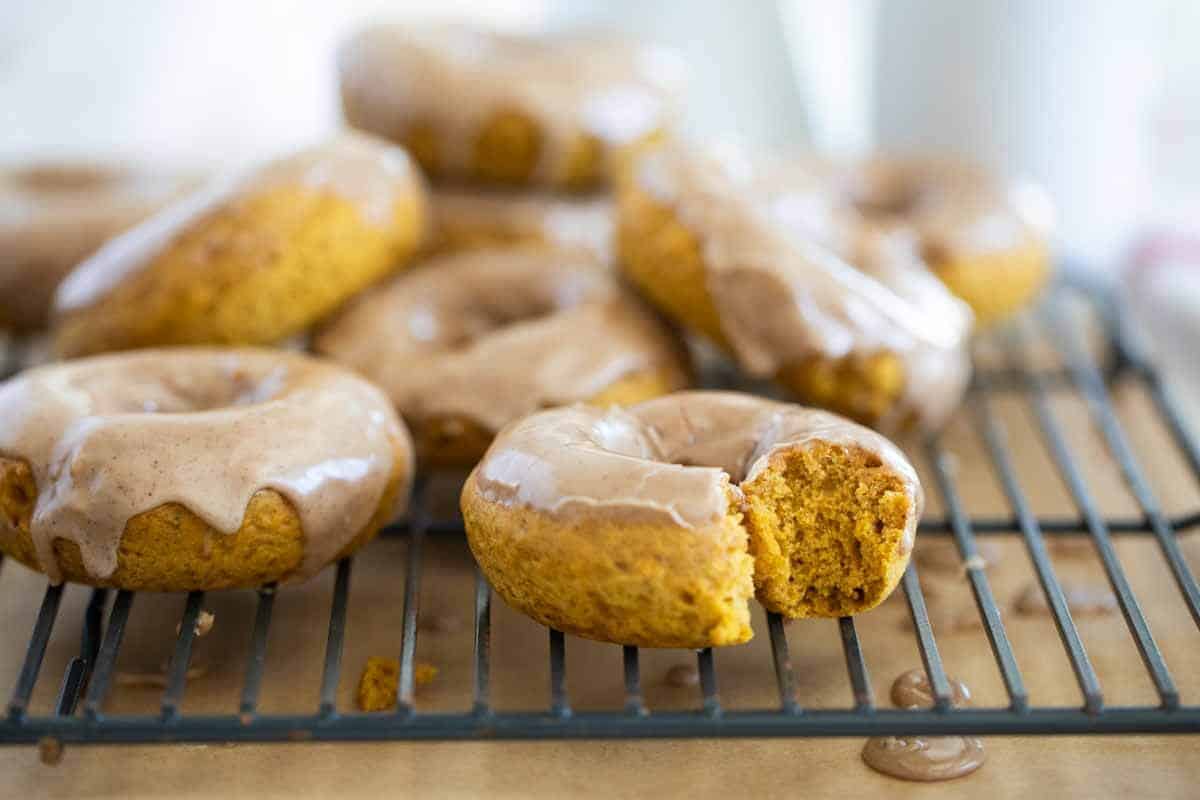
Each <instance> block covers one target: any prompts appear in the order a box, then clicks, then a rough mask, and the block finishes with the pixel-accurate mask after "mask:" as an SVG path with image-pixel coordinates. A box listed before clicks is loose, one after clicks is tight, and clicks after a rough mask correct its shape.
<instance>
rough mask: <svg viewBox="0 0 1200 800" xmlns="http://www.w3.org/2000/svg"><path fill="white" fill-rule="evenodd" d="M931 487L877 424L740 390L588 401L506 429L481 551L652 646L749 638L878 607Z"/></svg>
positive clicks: (491, 459) (554, 606) (540, 608)
mask: <svg viewBox="0 0 1200 800" xmlns="http://www.w3.org/2000/svg"><path fill="white" fill-rule="evenodd" d="M922 502H923V499H922V493H921V487H920V484H919V483H918V482H917V476H916V473H915V472H914V470H913V468H912V466H911V465H910V464H909V463H908V462H907V461H906V460H905V458H904V456H903V455H902V454H901V453H900V451H899V450H897V449H896V447H895V446H893V445H892V444H891V443H890V442H888V441H887V440H886V439H884V438H883V437H882V436H880V435H879V434H877V433H874V432H873V431H870V430H868V429H866V428H863V427H861V426H859V425H855V424H854V423H851V422H849V421H847V420H845V419H843V418H841V417H838V416H835V415H833V414H830V413H828V412H824V411H816V410H813V409H807V408H803V407H801V406H796V405H791V404H786V403H778V402H774V401H770V400H765V399H762V398H758V397H753V396H750V395H743V394H737V393H732V392H680V393H677V394H673V395H669V396H666V397H660V398H657V399H654V400H649V401H647V402H645V403H641V404H639V405H636V406H633V407H631V408H629V409H626V410H621V409H608V410H604V409H598V408H591V407H586V406H574V407H570V408H563V409H553V410H549V411H543V412H541V413H538V414H534V415H532V416H530V417H526V418H525V419H522V420H520V421H519V422H516V423H513V424H512V425H510V426H509V427H508V428H506V429H505V430H504V431H503V432H502V433H501V434H500V435H499V436H498V437H497V438H496V441H495V443H493V444H492V446H491V448H490V449H489V450H488V452H487V455H486V456H485V457H484V458H483V460H482V461H481V462H480V463H479V465H478V466H477V467H476V468H475V470H474V472H472V473H471V476H470V477H469V478H468V479H467V482H466V484H465V486H464V487H463V492H462V510H463V518H464V520H465V522H466V529H467V538H468V541H469V542H470V546H471V551H472V552H473V553H474V554H475V559H476V560H477V561H478V562H479V565H480V567H481V568H482V569H483V572H484V574H485V575H486V576H487V578H488V581H489V582H490V583H491V584H492V586H493V587H494V588H495V590H496V591H497V592H498V593H499V594H500V596H501V597H503V598H504V599H505V600H506V601H507V602H508V603H509V604H510V605H512V606H513V607H514V608H516V609H518V610H519V611H522V612H524V613H525V614H528V615H529V616H531V617H533V618H534V619H536V620H537V621H538V622H541V623H542V624H544V625H548V626H550V627H552V628H555V629H557V630H561V631H565V632H568V633H572V634H575V635H578V636H584V637H587V638H590V639H600V640H603V641H609V642H616V643H618V644H627V645H638V646H642V647H689V648H698V647H708V646H714V645H729V644H738V643H741V642H745V641H747V640H748V639H750V638H751V636H752V635H753V631H752V630H751V627H750V610H749V605H748V601H749V599H750V597H751V596H753V595H754V594H757V596H758V598H759V600H760V601H761V602H762V604H763V605H764V606H766V607H767V608H768V609H770V610H772V611H777V612H779V613H781V614H783V615H785V616H788V617H835V616H844V615H847V614H857V613H859V612H862V611H866V610H868V609H870V608H873V607H874V606H876V605H878V604H879V603H880V602H882V601H883V600H884V598H886V597H887V596H888V594H890V593H891V591H892V590H893V589H894V588H895V586H896V583H897V582H898V581H899V580H900V576H901V574H902V573H903V572H904V568H905V566H906V565H907V563H908V559H909V554H910V553H911V551H912V545H913V538H914V533H915V530H916V524H917V520H918V518H919V516H920V513H921V506H922Z"/></svg>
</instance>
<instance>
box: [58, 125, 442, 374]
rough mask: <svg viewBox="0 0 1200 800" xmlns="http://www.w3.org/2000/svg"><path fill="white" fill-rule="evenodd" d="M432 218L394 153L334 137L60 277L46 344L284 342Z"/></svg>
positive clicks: (362, 283) (402, 250)
mask: <svg viewBox="0 0 1200 800" xmlns="http://www.w3.org/2000/svg"><path fill="white" fill-rule="evenodd" d="M427 218H428V208H427V200H426V198H425V193H424V187H423V184H422V179H421V177H420V175H419V173H418V172H417V170H416V169H415V168H414V167H413V165H412V163H411V161H410V160H409V158H408V156H407V155H406V154H405V152H404V151H403V150H401V149H400V148H398V147H394V146H391V145H387V144H384V143H382V142H380V141H378V140H374V139H371V138H368V137H365V136H361V135H357V134H354V135H347V136H343V137H341V138H339V139H336V140H334V141H332V142H330V143H328V144H325V145H323V146H320V147H314V148H310V149H308V150H304V151H302V152H300V153H297V154H296V155H293V156H290V157H288V158H283V159H280V160H277V161H274V162H271V163H269V164H267V165H265V166H262V167H260V168H258V169H255V170H253V171H251V172H250V173H249V174H246V175H242V176H235V177H232V178H227V179H223V180H220V181H216V182H214V183H213V184H212V185H210V186H209V187H207V188H206V189H204V190H202V191H200V192H197V193H196V194H194V195H192V196H190V197H188V198H186V199H184V200H182V201H180V202H179V203H177V204H175V205H173V206H171V207H170V208H167V209H165V210H164V211H162V212H160V213H159V214H157V215H156V216H154V217H153V218H151V219H149V220H147V221H146V222H144V223H143V224H141V225H139V226H138V227H136V228H134V229H133V230H131V231H129V232H127V233H125V234H124V235H122V236H119V237H117V238H116V239H113V240H112V241H110V242H109V243H108V244H106V245H105V246H104V247H103V248H101V249H100V251H99V252H97V253H96V254H95V255H94V256H92V257H91V258H89V259H88V260H87V261H85V262H84V263H83V264H81V265H80V266H79V268H78V269H76V270H75V271H74V272H73V273H71V275H70V276H69V277H68V278H67V279H66V280H65V281H63V283H62V285H61V286H60V287H59V290H58V295H57V298H56V302H55V312H56V315H57V317H58V319H57V324H56V331H55V346H56V348H57V350H58V351H59V353H60V354H61V355H64V356H78V355H85V354H88V353H95V352H101V351H105V350H126V349H131V348H137V347H152V346H158V345H183V344H266V343H271V342H275V341H278V340H281V339H284V338H286V337H287V336H290V335H292V334H294V333H297V332H299V331H302V330H304V329H305V328H307V327H308V326H309V325H311V324H312V323H313V322H315V321H316V320H318V319H320V318H321V317H323V316H325V315H327V314H328V313H329V312H331V311H333V310H334V309H335V308H337V306H339V305H341V304H342V303H343V302H344V301H346V300H347V299H348V298H350V297H351V296H352V295H354V294H356V293H358V292H359V291H360V290H362V289H363V288H365V287H366V286H368V285H370V284H371V283H374V282H375V281H377V280H378V279H380V278H381V277H383V276H384V275H386V274H387V273H389V272H391V271H393V270H394V269H396V268H397V267H399V266H401V265H402V264H403V263H404V262H405V260H406V259H407V258H408V257H409V255H411V254H412V253H413V252H414V251H415V250H416V249H417V247H418V246H419V245H420V243H421V240H422V238H423V236H424V233H425V228H426V225H427V221H428V220H427Z"/></svg>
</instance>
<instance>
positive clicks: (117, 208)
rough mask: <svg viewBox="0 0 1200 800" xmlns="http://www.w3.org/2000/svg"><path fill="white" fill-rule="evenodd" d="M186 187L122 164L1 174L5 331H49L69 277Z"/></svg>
mask: <svg viewBox="0 0 1200 800" xmlns="http://www.w3.org/2000/svg"><path fill="white" fill-rule="evenodd" d="M188 184H189V181H188V180H187V179H185V178H181V177H176V176H172V175H164V174H157V173H153V172H150V171H148V170H142V169H136V168H134V167H128V166H122V165H117V164H101V163H57V164H56V163H44V164H32V165H27V166H21V167H13V168H9V169H0V297H2V298H4V301H3V303H0V328H7V329H9V330H16V331H21V332H28V331H33V330H38V329H41V328H44V327H45V326H46V322H47V318H48V316H49V312H50V306H51V304H52V302H53V300H54V290H55V289H56V288H58V284H59V283H60V282H61V281H62V279H63V278H65V277H66V275H67V273H68V272H70V271H71V269H72V268H73V267H74V266H75V265H76V264H78V263H79V262H80V261H82V260H83V259H84V258H86V257H87V256H89V255H91V254H92V253H93V252H95V251H96V249H97V248H98V247H100V245H102V244H104V242H105V241H106V240H108V239H110V238H111V237H113V236H115V235H116V234H118V233H120V232H121V231H123V230H125V229H126V228H130V227H132V226H133V225H135V224H136V223H138V222H141V221H142V220H143V219H145V218H146V217H148V216H150V214H152V213H153V212H154V211H156V210H157V209H158V208H160V207H162V206H163V205H164V204H165V203H167V202H168V201H170V200H171V199H172V198H174V197H176V196H177V195H179V194H180V193H181V192H183V191H184V189H185V188H186V187H187V185H188Z"/></svg>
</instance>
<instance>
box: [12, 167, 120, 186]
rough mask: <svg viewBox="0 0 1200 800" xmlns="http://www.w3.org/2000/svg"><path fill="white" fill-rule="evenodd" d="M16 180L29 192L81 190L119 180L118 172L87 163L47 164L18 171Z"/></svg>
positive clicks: (109, 184)
mask: <svg viewBox="0 0 1200 800" xmlns="http://www.w3.org/2000/svg"><path fill="white" fill-rule="evenodd" d="M14 181H15V183H16V184H17V186H18V187H20V188H21V189H24V190H26V191H29V192H80V191H86V190H94V189H102V188H104V187H107V186H111V185H112V184H113V183H115V182H116V181H117V173H116V172H115V171H114V170H111V169H107V168H105V167H100V166H92V165H87V164H78V165H67V164H62V165H49V164H47V165H45V166H38V167H29V168H27V169H23V170H20V171H18V172H17V173H15V175H14Z"/></svg>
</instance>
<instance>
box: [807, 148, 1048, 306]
mask: <svg viewBox="0 0 1200 800" xmlns="http://www.w3.org/2000/svg"><path fill="white" fill-rule="evenodd" d="M808 168H809V169H810V170H812V171H813V172H815V173H816V174H818V175H822V176H823V179H824V180H825V181H826V186H827V191H826V193H825V195H826V196H825V200H824V202H825V204H826V206H827V207H828V208H829V209H830V211H831V212H832V213H833V214H838V215H844V216H848V217H852V218H854V219H855V220H856V222H857V223H858V224H860V225H865V226H869V227H872V228H875V229H883V230H889V229H890V230H895V229H902V230H907V231H910V232H911V233H912V235H913V236H914V237H915V238H916V240H917V242H918V247H919V250H920V253H921V256H922V257H923V259H924V261H925V262H926V263H927V264H928V265H929V267H930V268H931V269H933V271H934V273H936V274H937V276H938V277H939V278H940V279H941V280H942V282H943V283H945V285H946V286H947V287H948V288H949V289H950V291H952V292H954V294H956V295H958V296H959V297H960V298H962V299H963V300H965V301H966V302H967V304H968V305H970V306H971V309H972V310H973V311H974V312H975V319H976V321H977V323H978V324H980V325H988V324H990V323H993V322H996V321H998V320H1001V319H1004V318H1005V317H1008V316H1011V315H1012V314H1013V313H1015V312H1017V311H1019V310H1020V309H1022V308H1024V307H1026V306H1028V305H1029V304H1030V303H1031V302H1032V301H1033V300H1034V299H1035V298H1036V297H1037V295H1038V293H1039V292H1040V291H1041V289H1042V288H1043V287H1044V286H1045V285H1046V283H1047V281H1048V280H1049V278H1050V276H1051V274H1052V269H1051V261H1050V249H1049V244H1048V236H1049V229H1050V226H1051V217H1052V216H1053V212H1052V210H1051V207H1050V203H1049V200H1048V199H1047V198H1046V196H1045V194H1044V192H1043V191H1042V190H1041V189H1040V188H1039V187H1037V186H1034V185H1033V184H1031V183H1029V182H1027V181H1013V182H1008V183H1006V182H1005V181H1002V180H1000V179H999V178H998V177H996V176H994V175H991V174H989V173H988V172H987V171H986V170H984V169H982V168H980V167H977V166H974V165H971V164H966V163H961V162H955V161H949V160H945V159H930V158H925V159H921V158H911V157H910V158H897V157H883V156H879V157H875V158H871V159H867V160H865V161H861V162H857V163H842V164H838V163H824V164H815V163H814V164H810V165H809V166H808Z"/></svg>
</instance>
